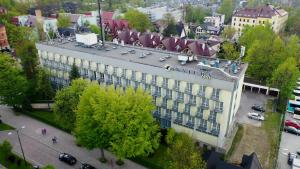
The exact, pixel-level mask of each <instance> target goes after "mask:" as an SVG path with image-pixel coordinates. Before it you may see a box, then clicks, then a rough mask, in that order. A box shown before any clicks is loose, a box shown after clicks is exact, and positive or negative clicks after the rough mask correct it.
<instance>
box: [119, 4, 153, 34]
mask: <svg viewBox="0 0 300 169" xmlns="http://www.w3.org/2000/svg"><path fill="white" fill-rule="evenodd" d="M124 18H125V19H126V20H127V21H128V23H129V26H130V27H131V28H134V29H136V30H137V31H139V32H145V31H146V30H148V29H151V27H152V24H151V22H150V20H149V17H148V15H146V14H144V13H142V12H139V11H138V10H135V9H129V10H128V11H127V12H126V13H125V14H124Z"/></svg>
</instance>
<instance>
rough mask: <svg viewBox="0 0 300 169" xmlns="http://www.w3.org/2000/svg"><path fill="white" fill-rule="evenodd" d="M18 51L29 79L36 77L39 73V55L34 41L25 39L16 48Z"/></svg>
mask: <svg viewBox="0 0 300 169" xmlns="http://www.w3.org/2000/svg"><path fill="white" fill-rule="evenodd" d="M16 52H17V56H18V57H19V58H20V59H21V65H22V67H23V69H24V72H25V74H26V77H27V79H29V80H32V79H35V76H36V74H37V65H38V56H37V49H36V47H35V44H34V42H32V41H24V42H23V44H22V45H20V46H18V47H17V48H16Z"/></svg>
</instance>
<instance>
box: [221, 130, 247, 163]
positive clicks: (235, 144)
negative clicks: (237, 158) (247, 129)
mask: <svg viewBox="0 0 300 169" xmlns="http://www.w3.org/2000/svg"><path fill="white" fill-rule="evenodd" d="M243 134H244V126H243V125H240V124H239V125H238V130H237V132H236V134H235V136H234V139H233V141H232V144H231V147H230V149H229V150H228V152H227V154H226V156H225V160H228V158H229V157H231V156H232V154H233V152H235V151H236V149H237V147H238V145H239V144H240V142H241V140H242V137H243Z"/></svg>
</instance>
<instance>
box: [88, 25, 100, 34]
mask: <svg viewBox="0 0 300 169" xmlns="http://www.w3.org/2000/svg"><path fill="white" fill-rule="evenodd" d="M89 28H90V30H91V32H92V33H95V34H98V35H99V34H100V33H101V29H100V28H99V26H97V25H90V26H89Z"/></svg>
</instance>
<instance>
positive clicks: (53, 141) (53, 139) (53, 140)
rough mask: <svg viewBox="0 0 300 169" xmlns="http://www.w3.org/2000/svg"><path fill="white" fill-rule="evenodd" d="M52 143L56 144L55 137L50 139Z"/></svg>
mask: <svg viewBox="0 0 300 169" xmlns="http://www.w3.org/2000/svg"><path fill="white" fill-rule="evenodd" d="M52 143H53V144H56V143H57V138H56V137H55V136H54V137H53V138H52Z"/></svg>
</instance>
